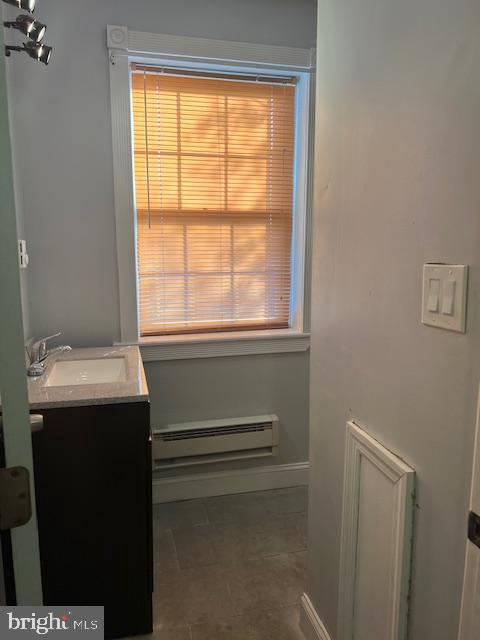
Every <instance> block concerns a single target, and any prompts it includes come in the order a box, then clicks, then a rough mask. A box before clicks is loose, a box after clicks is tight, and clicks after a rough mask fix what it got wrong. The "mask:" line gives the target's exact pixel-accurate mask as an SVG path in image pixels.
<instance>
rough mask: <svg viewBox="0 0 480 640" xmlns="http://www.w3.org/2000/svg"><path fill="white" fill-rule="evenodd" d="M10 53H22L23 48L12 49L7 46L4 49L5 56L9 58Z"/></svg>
mask: <svg viewBox="0 0 480 640" xmlns="http://www.w3.org/2000/svg"><path fill="white" fill-rule="evenodd" d="M12 51H24V47H14V46H13V45H8V46H6V47H5V55H6V56H7V58H9V57H10V56H11V55H12Z"/></svg>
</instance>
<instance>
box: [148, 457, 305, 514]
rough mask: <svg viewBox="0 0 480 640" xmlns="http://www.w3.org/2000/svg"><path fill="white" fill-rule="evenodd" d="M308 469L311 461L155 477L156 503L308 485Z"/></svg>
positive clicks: (154, 495)
mask: <svg viewBox="0 0 480 640" xmlns="http://www.w3.org/2000/svg"><path fill="white" fill-rule="evenodd" d="M308 469H309V463H308V462H297V463H294V464H279V465H272V466H269V467H252V468H249V469H235V470H232V471H214V472H210V473H196V474H190V475H187V476H176V477H169V478H154V480H153V503H154V504H158V503H161V502H174V501H176V500H192V499H194V498H208V497H211V496H222V495H227V494H233V493H248V492H250V491H267V490H269V489H284V488H287V487H300V486H305V485H307V484H308Z"/></svg>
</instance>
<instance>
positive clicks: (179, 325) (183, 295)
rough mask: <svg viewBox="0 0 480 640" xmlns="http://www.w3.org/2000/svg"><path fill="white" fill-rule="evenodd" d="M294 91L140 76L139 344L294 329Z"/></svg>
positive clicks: (286, 86) (136, 71)
mask: <svg viewBox="0 0 480 640" xmlns="http://www.w3.org/2000/svg"><path fill="white" fill-rule="evenodd" d="M294 110H295V88H294V86H293V85H292V84H291V83H279V82H272V83H263V82H256V81H255V79H252V80H249V79H248V77H242V78H241V79H238V80H237V79H235V78H230V79H229V81H228V82H225V80H222V79H219V78H215V77H212V76H211V74H210V75H209V76H208V77H205V76H204V77H200V76H199V75H198V74H193V75H192V76H177V75H169V74H165V73H163V74H162V73H161V71H159V72H158V73H155V70H154V69H152V68H150V67H149V68H148V70H147V69H143V70H142V68H141V67H138V66H137V67H135V66H133V68H132V113H133V138H134V139H133V148H134V169H135V171H134V173H135V201H136V208H137V242H138V247H137V249H138V251H137V255H138V278H139V312H140V333H141V335H144V336H146V335H161V334H171V333H184V332H201V331H208V332H211V331H224V330H248V329H259V328H282V327H287V326H288V320H289V308H290V287H291V282H290V280H291V277H290V276H291V274H290V253H291V235H292V198H293V161H294Z"/></svg>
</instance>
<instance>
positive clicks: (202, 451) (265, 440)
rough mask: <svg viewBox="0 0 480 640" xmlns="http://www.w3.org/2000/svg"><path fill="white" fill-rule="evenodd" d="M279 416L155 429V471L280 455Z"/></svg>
mask: <svg viewBox="0 0 480 640" xmlns="http://www.w3.org/2000/svg"><path fill="white" fill-rule="evenodd" d="M278 445H279V429H278V417H277V416H276V415H261V416H249V417H242V418H225V419H224V420H205V421H201V422H183V423H178V424H169V425H166V426H164V427H159V428H154V429H153V432H152V457H153V467H154V470H161V469H171V468H174V467H187V466H191V465H198V464H209V463H210V464H211V463H214V462H225V461H229V460H243V459H248V458H266V457H271V456H276V455H278Z"/></svg>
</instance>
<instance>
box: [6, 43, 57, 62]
mask: <svg viewBox="0 0 480 640" xmlns="http://www.w3.org/2000/svg"><path fill="white" fill-rule="evenodd" d="M12 51H25V53H26V54H27V55H29V56H30V57H31V58H33V59H34V60H38V62H43V64H48V63H49V62H50V58H51V56H52V47H47V45H45V44H42V43H41V42H25V43H24V44H23V47H12V46H7V47H5V55H6V56H10V55H11V52H12Z"/></svg>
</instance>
